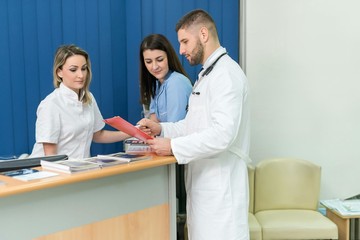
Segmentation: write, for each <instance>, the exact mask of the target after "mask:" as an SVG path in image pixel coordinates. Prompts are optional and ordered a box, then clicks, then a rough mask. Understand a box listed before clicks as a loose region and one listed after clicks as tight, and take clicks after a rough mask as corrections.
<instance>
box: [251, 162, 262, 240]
mask: <svg viewBox="0 0 360 240" xmlns="http://www.w3.org/2000/svg"><path fill="white" fill-rule="evenodd" d="M248 177H249V231H250V239H251V240H261V239H262V231H261V226H260V224H259V222H258V221H257V220H256V218H255V216H254V178H255V168H254V167H253V166H252V165H250V164H249V165H248Z"/></svg>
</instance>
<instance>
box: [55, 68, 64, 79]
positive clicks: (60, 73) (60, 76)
mask: <svg viewBox="0 0 360 240" xmlns="http://www.w3.org/2000/svg"><path fill="white" fill-rule="evenodd" d="M56 75H58V77H59V78H62V77H63V74H62V70H61V69H60V68H58V69H57V70H56Z"/></svg>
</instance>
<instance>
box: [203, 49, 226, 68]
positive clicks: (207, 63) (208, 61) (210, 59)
mask: <svg viewBox="0 0 360 240" xmlns="http://www.w3.org/2000/svg"><path fill="white" fill-rule="evenodd" d="M223 53H226V49H225V48H223V47H221V46H220V47H218V48H217V49H216V50H215V51H214V52H213V53H212V54H211V55H210V56H209V57H208V58H207V59H206V61H205V63H204V65H203V69H206V68H208V67H209V66H210V65H211V64H212V63H213V62H214V61H215V60H216V59H217V58H218V57H219V56H220V55H221V54H223Z"/></svg>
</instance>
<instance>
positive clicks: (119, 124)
mask: <svg viewBox="0 0 360 240" xmlns="http://www.w3.org/2000/svg"><path fill="white" fill-rule="evenodd" d="M104 122H105V123H106V124H108V125H110V126H112V127H113V128H116V129H117V130H120V131H122V132H124V133H127V134H129V135H131V136H133V137H136V138H138V139H140V140H142V141H146V140H147V139H153V137H152V136H150V135H148V134H146V133H144V132H143V131H141V130H140V129H138V128H137V127H135V126H134V125H132V124H131V123H129V122H128V121H126V120H125V119H123V118H121V117H118V116H117V117H112V118H108V119H104Z"/></svg>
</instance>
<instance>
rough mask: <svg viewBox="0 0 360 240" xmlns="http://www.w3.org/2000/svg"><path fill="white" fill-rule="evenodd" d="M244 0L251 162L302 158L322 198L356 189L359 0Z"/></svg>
mask: <svg viewBox="0 0 360 240" xmlns="http://www.w3.org/2000/svg"><path fill="white" fill-rule="evenodd" d="M242 3H243V4H245V18H244V22H243V26H244V28H243V29H242V30H244V33H245V35H244V36H245V42H242V43H241V46H242V47H243V49H242V54H243V56H242V58H243V63H242V64H243V66H244V68H245V71H246V74H247V76H248V78H249V81H250V84H251V91H252V96H251V97H252V98H251V101H252V122H253V124H252V149H251V157H252V159H253V161H254V163H257V162H259V161H261V160H262V159H265V158H271V157H297V158H303V159H307V160H310V161H312V162H314V163H316V164H319V165H321V166H322V186H321V198H322V199H324V198H335V197H340V198H343V197H348V196H352V195H355V194H358V193H360V187H359V184H360V14H359V9H360V1H358V0H344V1H337V0H275V1H262V0H246V1H242Z"/></svg>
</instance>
